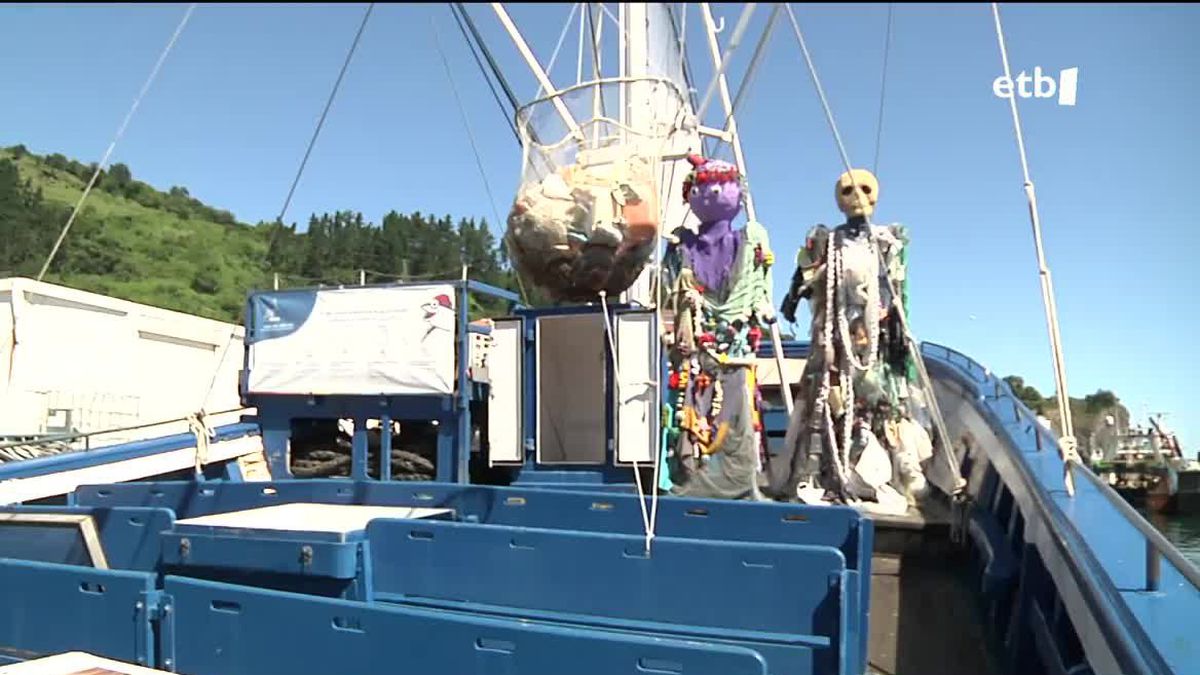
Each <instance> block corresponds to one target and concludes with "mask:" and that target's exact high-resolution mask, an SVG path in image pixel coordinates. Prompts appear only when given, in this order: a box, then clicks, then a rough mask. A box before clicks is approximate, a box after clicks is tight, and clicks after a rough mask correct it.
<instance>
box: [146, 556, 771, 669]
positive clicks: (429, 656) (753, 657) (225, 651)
mask: <svg viewBox="0 0 1200 675" xmlns="http://www.w3.org/2000/svg"><path fill="white" fill-rule="evenodd" d="M164 588H165V590H166V592H167V593H168V594H169V595H170V596H171V597H172V598H173V600H174V603H175V608H176V609H175V621H176V631H177V634H178V635H179V636H180V638H181V639H179V640H178V641H177V644H176V651H175V654H176V664H177V667H178V669H179V670H180V671H181V672H186V673H192V674H193V675H243V674H244V675H259V674H260V673H268V672H270V673H290V674H292V675H305V674H308V673H312V674H314V675H316V674H318V673H319V674H321V675H325V674H327V673H356V674H359V675H371V674H373V673H381V674H382V673H394V672H412V673H426V672H428V673H455V674H456V675H457V674H463V675H466V674H469V673H480V674H483V673H488V674H490V673H563V672H570V673H572V675H618V674H620V673H628V674H629V675H646V674H647V673H662V674H666V673H685V674H687V675H710V674H711V675H765V674H766V672H767V670H766V665H765V663H764V662H763V660H762V657H761V656H760V655H759V654H757V653H755V652H753V651H750V650H748V649H742V648H737V647H732V646H727V645H716V644H700V643H693V642H686V641H682V640H668V639H661V638H649V637H641V636H635V635H624V634H615V633H609V632H604V631H590V630H583V629H577V628H566V627H560V626H550V625H539V624H535V623H530V622H525V621H519V620H511V619H501V618H496V617H478V616H466V615H450V614H446V613H441V612H434V611H429V610H420V609H413V608H403V607H395V606H388V605H384V604H379V603H375V604H371V605H365V604H363V603H355V602H347V601H342V600H333V599H325V598H313V597H308V596H302V595H295V594H289V593H280V592H277V591H265V590H258V589H252V588H246V587H239V586H234V585H229V584H219V583H213V582H207V581H199V580H191V579H183V578H179V577H173V576H172V577H167V579H166V582H165V584H164ZM184 636H186V638H185V637H184ZM284 636H286V637H284ZM281 640H284V642H281Z"/></svg>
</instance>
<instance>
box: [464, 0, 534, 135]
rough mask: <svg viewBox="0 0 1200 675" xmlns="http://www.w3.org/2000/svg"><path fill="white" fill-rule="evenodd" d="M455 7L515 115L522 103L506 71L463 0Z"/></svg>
mask: <svg viewBox="0 0 1200 675" xmlns="http://www.w3.org/2000/svg"><path fill="white" fill-rule="evenodd" d="M453 7H456V8H457V9H458V12H459V14H460V15H461V16H462V19H463V21H464V22H465V23H466V24H467V28H468V29H469V30H470V32H471V35H472V36H473V37H474V38H475V42H476V43H478V45H479V51H480V53H482V54H483V58H484V59H486V60H487V62H488V67H489V68H491V70H492V75H493V76H494V77H495V78H496V83H497V84H499V85H500V88H501V89H503V90H504V96H505V97H506V98H507V99H508V104H509V105H510V106H512V111H511V113H510V114H509V117H512V116H515V115H516V114H517V109H518V108H520V107H521V104H520V103H519V102H518V101H517V95H516V94H515V93H513V89H512V87H511V86H509V84H508V80H506V79H505V78H504V73H503V72H501V71H500V66H499V65H497V64H496V59H495V57H493V56H492V51H491V50H490V49H488V46H487V43H486V42H484V41H483V36H481V35H480V34H479V28H477V27H476V26H475V20H474V19H472V18H471V15H470V14H468V13H467V10H466V8H465V7H463V4H462V3H461V2H456V3H454V4H453ZM513 132H514V134H515V133H516V128H515V127H514V128H513ZM519 138H520V137H519V136H518V139H519Z"/></svg>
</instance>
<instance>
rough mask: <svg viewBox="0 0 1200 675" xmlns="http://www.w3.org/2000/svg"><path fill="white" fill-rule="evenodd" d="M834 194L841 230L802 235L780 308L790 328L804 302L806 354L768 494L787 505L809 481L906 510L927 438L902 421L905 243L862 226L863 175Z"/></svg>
mask: <svg viewBox="0 0 1200 675" xmlns="http://www.w3.org/2000/svg"><path fill="white" fill-rule="evenodd" d="M834 190H835V191H834V196H835V198H836V200H837V204H838V208H839V210H841V211H842V213H843V214H845V215H846V222H845V223H843V224H842V225H839V226H837V227H835V228H833V229H832V230H831V229H829V228H826V227H825V226H824V225H818V226H816V227H814V228H813V229H812V230H810V231H809V233H808V237H807V240H806V244H805V247H804V248H803V249H802V250H801V251H800V254H799V255H798V256H797V263H798V265H797V269H796V272H795V274H794V276H793V278H792V287H791V290H790V291H789V292H788V297H787V299H786V300H785V301H784V305H783V315H784V317H785V318H787V319H788V320H790V321H794V320H795V310H796V307H797V305H798V304H799V301H800V300H801V299H805V298H808V299H809V300H810V303H811V309H812V324H811V340H812V343H811V344H812V350H811V353H810V355H809V358H808V361H807V363H806V364H805V370H804V375H803V378H802V386H803V388H802V391H803V394H802V396H801V400H800V401H798V403H797V407H796V410H795V412H794V414H793V416H792V419H791V422H790V424H789V427H788V433H787V437H786V439H785V444H784V452H782V453H780V455H777V456H775V457H773V458H771V462H770V465H769V467H768V470H769V474H770V491H771V492H772V493H773V496H776V497H778V498H785V499H789V498H794V497H795V496H796V494H797V489H798V488H799V487H800V486H801V484H802V482H805V481H808V482H810V483H811V482H814V479H815V482H816V483H818V484H819V485H820V487H821V488H823V489H824V491H825V496H826V497H827V498H833V499H836V500H840V501H851V500H855V499H858V500H865V501H869V502H878V503H880V504H883V503H884V502H888V504H889V506H888V508H889V509H891V508H896V509H898V510H904V509H905V508H907V505H908V501H911V499H912V498H913V497H914V496H915V495H916V494H920V493H921V492H922V491H923V490H924V487H925V480H924V476H923V475H922V474H921V466H922V462H923V461H927V460H928V458H929V455H930V453H928V452H927V445H928V432H927V431H926V430H925V429H924V428H923V427H922V426H921V425H920V424H918V423H916V422H915V421H914V420H913V419H912V418H911V416H910V414H909V411H910V408H911V407H912V405H913V401H912V400H911V397H910V391H909V386H910V384H911V383H912V382H913V381H914V379H915V374H914V372H913V369H912V362H911V355H910V354H909V353H908V347H907V344H906V342H905V339H904V335H903V331H902V330H901V327H900V325H899V312H900V311H903V309H904V303H905V297H906V296H905V295H904V293H903V292H902V289H903V287H904V245H905V242H906V236H905V232H904V229H903V228H902V227H900V226H898V225H892V226H886V227H884V226H875V225H871V224H870V222H869V218H870V216H871V215H872V214H873V213H874V211H875V205H876V203H877V202H878V199H879V183H878V181H877V180H876V179H875V177H874V176H873V175H871V173H870V172H868V171H865V170H862V169H854V170H852V171H849V172H847V173H844V174H842V175H841V176H840V177H839V178H838V181H837V183H836V185H835V188H834ZM893 289H895V292H896V293H898V297H893ZM897 504H898V506H897Z"/></svg>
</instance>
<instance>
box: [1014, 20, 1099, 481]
mask: <svg viewBox="0 0 1200 675" xmlns="http://www.w3.org/2000/svg"><path fill="white" fill-rule="evenodd" d="M992 16H993V18H994V19H995V23H996V41H997V42H998V43H999V45H1000V60H1001V62H1002V63H1003V64H1004V76H1005V77H1007V78H1008V79H1009V81H1010V82H1011V81H1012V71H1011V70H1010V69H1009V66H1008V50H1007V49H1006V48H1005V46H1004V29H1003V27H1002V26H1001V25H1000V7H999V5H998V4H997V3H994V2H993V3H992ZM1008 103H1009V106H1010V107H1011V110H1012V118H1013V131H1014V132H1015V133H1016V137H1017V153H1018V154H1019V155H1020V158H1021V172H1022V174H1023V175H1024V178H1025V184H1024V188H1025V198H1026V200H1027V201H1028V202H1029V220H1030V224H1031V225H1032V227H1033V242H1034V248H1035V249H1036V251H1037V262H1038V276H1039V277H1040V278H1041V282H1042V304H1043V305H1044V307H1045V309H1046V328H1047V330H1048V331H1049V333H1050V349H1051V352H1052V356H1053V358H1054V385H1055V389H1056V390H1057V391H1056V392H1055V394H1056V397H1057V399H1058V413H1059V418H1060V423H1061V426H1062V437H1061V438H1059V450H1060V452H1061V456H1062V459H1063V481H1064V482H1065V483H1066V487H1067V494H1068V495H1070V496H1074V495H1075V479H1074V477H1073V476H1072V475H1071V465H1072V464H1081V463H1082V462H1081V460H1080V457H1079V453H1078V451H1077V449H1076V441H1075V427H1074V422H1073V420H1072V419H1071V399H1070V398H1069V395H1068V393H1067V371H1066V368H1065V367H1064V365H1063V355H1062V338H1061V337H1060V336H1059V331H1058V308H1057V307H1056V305H1055V302H1054V282H1053V280H1052V279H1051V278H1050V268H1049V267H1048V266H1047V265H1046V254H1045V251H1044V250H1043V248H1042V223H1041V219H1040V218H1039V217H1038V208H1037V193H1036V192H1035V190H1034V186H1033V179H1032V178H1030V177H1029V161H1028V159H1027V158H1026V156H1025V138H1024V136H1023V135H1022V134H1021V117H1020V115H1019V114H1018V113H1017V97H1016V95H1012V96H1009V97H1008Z"/></svg>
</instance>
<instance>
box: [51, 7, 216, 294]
mask: <svg viewBox="0 0 1200 675" xmlns="http://www.w3.org/2000/svg"><path fill="white" fill-rule="evenodd" d="M195 9H196V3H194V2H193V3H192V4H190V5H188V7H187V10H186V11H184V13H183V18H182V19H180V20H179V25H178V26H176V27H175V32H174V33H172V34H171V39H170V40H168V41H167V46H166V47H165V48H163V51H162V54H160V55H159V57H158V61H155V62H154V68H152V69H151V70H150V76H149V77H147V78H146V82H145V84H143V85H142V89H141V91H139V92H138V95H137V97H136V98H134V99H133V105H132V106H131V107H130V108H129V112H128V113H126V114H125V119H124V120H122V122H121V126H120V127H118V128H117V133H116V135H115V136H113V139H112V142H110V143H109V144H108V149H107V150H105V151H104V156H103V157H101V158H100V163H99V164H97V165H96V170H95V171H93V172H92V177H91V179H90V180H88V182H87V185H86V186H84V188H83V194H81V195H79V201H77V202H75V208H74V209H72V211H71V215H70V216H69V217H68V218H67V223H66V224H65V225H63V228H62V231H61V232H59V233H58V239H57V240H56V241H55V242H54V247H53V248H51V249H50V255H48V256H46V262H44V263H42V269H41V271H39V272H38V275H37V280H38V281H41V280H42V278H43V277H45V276H46V271H47V270H49V269H50V263H51V262H53V261H54V257H55V256H56V255H58V249H59V248H60V247H61V246H62V243H63V240H64V239H66V238H67V232H68V231H70V229H71V225H72V224H73V223H74V222H75V218H76V217H78V216H79V211H80V210H81V209H82V208H83V202H84V201H85V200H86V199H87V198H88V195H89V194H90V193H91V191H92V188H93V187H95V185H96V181H97V180H98V179H99V178H100V172H102V171H104V167H106V166H108V158H109V157H111V156H112V153H113V150H115V149H116V147H117V143H118V142H119V141H120V140H121V137H122V136H124V135H125V129H126V127H128V126H129V121H130V120H132V119H133V114H134V113H136V112H137V109H138V106H140V105H141V104H142V99H143V98H145V96H146V92H148V91H150V85H152V84H154V80H155V79H156V78H157V77H158V72H159V71H160V70H161V69H162V66H163V63H164V62H166V60H167V55H168V54H170V53H171V49H172V48H174V47H175V42H176V41H178V40H179V36H180V34H182V33H183V29H184V27H185V26H187V23H188V20H189V19H191V18H192V12H193V11H194V10H195Z"/></svg>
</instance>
